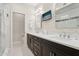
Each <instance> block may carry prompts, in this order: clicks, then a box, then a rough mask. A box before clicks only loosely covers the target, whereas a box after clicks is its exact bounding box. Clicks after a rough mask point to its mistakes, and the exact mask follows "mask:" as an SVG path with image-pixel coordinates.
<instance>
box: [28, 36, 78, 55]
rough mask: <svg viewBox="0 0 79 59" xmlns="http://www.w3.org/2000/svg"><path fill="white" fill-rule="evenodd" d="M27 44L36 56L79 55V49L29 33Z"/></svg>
mask: <svg viewBox="0 0 79 59" xmlns="http://www.w3.org/2000/svg"><path fill="white" fill-rule="evenodd" d="M27 45H28V47H29V49H31V51H32V52H33V54H34V55H35V56H79V50H77V49H74V48H71V47H68V46H65V45H61V44H59V43H56V42H52V41H48V40H46V39H43V38H40V37H37V36H34V35H31V34H27Z"/></svg>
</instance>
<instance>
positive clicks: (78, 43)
mask: <svg viewBox="0 0 79 59" xmlns="http://www.w3.org/2000/svg"><path fill="white" fill-rule="evenodd" d="M28 33H29V34H32V35H35V36H37V37H41V38H44V39H46V40H49V41H52V42H56V43H59V44H62V45H65V46H68V47H71V48H74V49H77V50H79V40H72V39H63V38H59V37H56V36H53V35H52V36H50V35H44V34H42V33H33V32H28Z"/></svg>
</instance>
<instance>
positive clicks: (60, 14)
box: [55, 3, 79, 28]
mask: <svg viewBox="0 0 79 59" xmlns="http://www.w3.org/2000/svg"><path fill="white" fill-rule="evenodd" d="M55 24H56V28H79V3H73V4H69V5H67V6H65V7H64V6H63V7H62V8H61V9H60V10H57V11H56V12H55Z"/></svg>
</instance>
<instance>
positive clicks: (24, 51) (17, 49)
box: [7, 42, 34, 56]
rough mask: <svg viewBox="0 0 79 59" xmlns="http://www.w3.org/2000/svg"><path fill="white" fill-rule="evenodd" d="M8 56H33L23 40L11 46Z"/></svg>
mask: <svg viewBox="0 0 79 59" xmlns="http://www.w3.org/2000/svg"><path fill="white" fill-rule="evenodd" d="M7 55H8V56H34V55H33V54H32V52H31V51H30V49H29V48H28V46H27V45H24V43H23V42H19V43H16V44H14V46H13V48H10V49H9V51H8V54H7Z"/></svg>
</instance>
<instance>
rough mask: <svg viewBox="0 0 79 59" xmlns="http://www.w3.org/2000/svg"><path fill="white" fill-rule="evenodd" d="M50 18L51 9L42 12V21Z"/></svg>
mask: <svg viewBox="0 0 79 59" xmlns="http://www.w3.org/2000/svg"><path fill="white" fill-rule="evenodd" d="M51 19H52V12H51V10H49V11H47V12H45V13H44V14H42V21H47V20H51Z"/></svg>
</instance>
